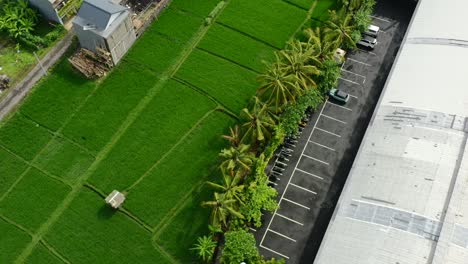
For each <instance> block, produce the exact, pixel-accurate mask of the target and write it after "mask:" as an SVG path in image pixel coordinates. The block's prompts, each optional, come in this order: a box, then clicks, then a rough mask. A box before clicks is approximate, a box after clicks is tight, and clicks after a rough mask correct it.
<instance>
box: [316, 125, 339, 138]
mask: <svg viewBox="0 0 468 264" xmlns="http://www.w3.org/2000/svg"><path fill="white" fill-rule="evenodd" d="M316 129H318V130H320V131H323V132H325V133H328V134H330V135H333V136H335V137H341V136H340V135H338V134H335V133H333V132H330V131H328V130H325V129H322V128H320V127H316Z"/></svg>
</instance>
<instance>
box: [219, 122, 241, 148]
mask: <svg viewBox="0 0 468 264" xmlns="http://www.w3.org/2000/svg"><path fill="white" fill-rule="evenodd" d="M222 138H224V139H226V140H227V141H229V143H231V146H232V147H234V148H237V147H238V146H239V144H240V139H241V134H240V129H239V126H238V125H235V126H234V128H232V127H230V128H229V135H222Z"/></svg>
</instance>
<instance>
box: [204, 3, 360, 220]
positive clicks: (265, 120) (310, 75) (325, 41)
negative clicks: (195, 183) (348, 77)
mask: <svg viewBox="0 0 468 264" xmlns="http://www.w3.org/2000/svg"><path fill="white" fill-rule="evenodd" d="M349 21H350V20H349V16H344V18H341V16H340V15H338V13H336V12H335V11H331V13H330V21H327V22H326V25H325V27H324V28H315V29H306V30H304V32H303V35H304V37H303V40H293V41H291V42H289V43H288V44H287V46H286V48H285V49H284V50H281V51H278V52H277V53H276V57H275V61H274V62H273V63H272V64H271V65H269V67H268V68H267V70H266V72H265V73H264V74H261V75H260V76H259V80H260V82H261V86H260V87H259V89H258V90H257V95H256V96H255V97H254V98H253V99H252V102H251V105H250V107H249V108H244V109H242V111H241V114H240V120H241V123H240V125H236V126H234V127H233V128H231V129H230V134H229V135H224V136H223V137H224V138H225V139H226V140H228V141H229V142H230V144H231V146H230V147H229V148H227V149H223V150H222V151H221V153H220V154H219V156H220V158H221V160H222V162H221V165H220V171H221V179H222V183H214V182H208V183H207V184H208V186H210V187H212V188H213V189H214V190H215V193H214V197H213V198H214V199H213V200H212V201H206V202H203V204H202V205H203V206H205V207H211V208H212V214H211V225H212V226H213V227H215V228H218V229H227V228H228V220H229V218H230V217H236V218H240V219H242V218H243V216H242V214H241V213H240V212H239V208H240V206H241V205H242V204H243V203H244V201H243V197H242V193H243V191H244V190H245V188H246V187H245V185H244V183H245V178H246V176H247V175H248V174H249V173H250V172H251V171H252V166H253V165H254V163H255V159H256V156H258V154H260V152H261V150H262V147H264V146H265V145H266V143H267V142H268V140H269V139H270V138H271V137H272V135H273V133H274V129H275V127H276V126H277V125H278V124H279V120H280V118H279V116H280V115H281V113H282V111H283V110H284V108H285V107H286V106H287V105H290V104H294V103H295V102H296V99H297V98H298V97H300V96H302V95H304V94H305V93H306V92H307V91H309V90H310V89H315V88H316V87H317V79H318V78H317V77H318V76H319V75H320V74H321V73H322V68H323V63H324V62H325V61H327V60H332V59H333V55H334V53H335V51H336V49H337V48H338V47H339V46H340V45H341V44H342V43H343V42H346V41H348V38H349V32H350V30H351V29H350V26H349V24H348V23H349Z"/></svg>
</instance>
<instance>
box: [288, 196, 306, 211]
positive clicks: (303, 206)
mask: <svg viewBox="0 0 468 264" xmlns="http://www.w3.org/2000/svg"><path fill="white" fill-rule="evenodd" d="M283 200H285V201H287V202H290V203H292V204H295V205H297V206H300V207H302V208H304V209H307V210H310V208H309V207H307V206H305V205H302V204H300V203H296V202H295V201H291V200H289V199H288V198H283Z"/></svg>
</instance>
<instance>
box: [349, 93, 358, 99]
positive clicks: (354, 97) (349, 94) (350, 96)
mask: <svg viewBox="0 0 468 264" xmlns="http://www.w3.org/2000/svg"><path fill="white" fill-rule="evenodd" d="M349 96H350V97H353V98H355V99H358V97H357V96H355V95H352V94H349Z"/></svg>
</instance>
